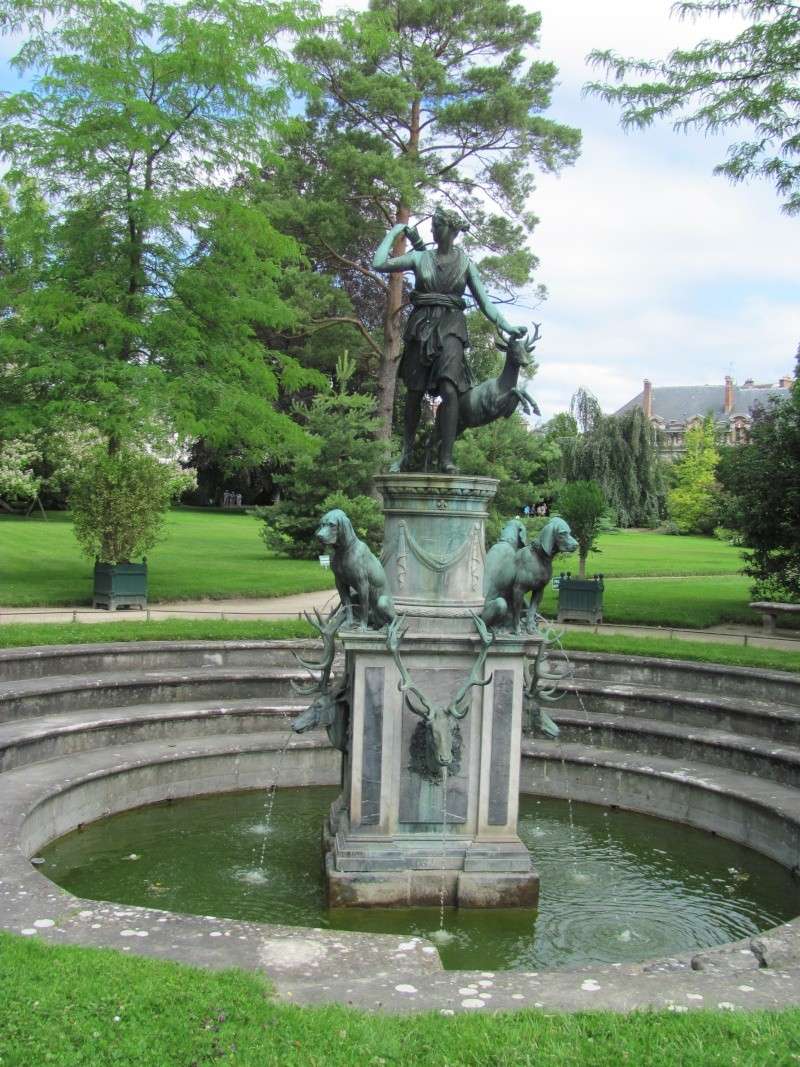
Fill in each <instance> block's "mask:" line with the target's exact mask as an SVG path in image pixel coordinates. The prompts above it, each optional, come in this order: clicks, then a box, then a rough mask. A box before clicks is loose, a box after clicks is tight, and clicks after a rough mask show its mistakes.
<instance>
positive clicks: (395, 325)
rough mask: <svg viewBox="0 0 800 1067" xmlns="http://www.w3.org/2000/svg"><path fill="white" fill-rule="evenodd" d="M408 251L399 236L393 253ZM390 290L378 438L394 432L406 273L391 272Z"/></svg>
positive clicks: (404, 218)
mask: <svg viewBox="0 0 800 1067" xmlns="http://www.w3.org/2000/svg"><path fill="white" fill-rule="evenodd" d="M408 220H409V211H408V208H405V207H401V208H400V209H399V210H398V212H397V221H398V222H408ZM405 250H406V239H405V237H399V238H398V239H397V240H396V241H395V243H394V247H393V248H392V255H393V256H402V255H403V253H404V252H405ZM388 284H389V292H388V294H387V297H386V311H385V313H384V318H383V353H382V355H381V359H380V362H379V364H378V390H377V391H378V403H377V415H378V417H379V419H380V423H379V425H378V429H377V437H378V438H379V440H384V441H385V440H387V439H388V438H389V437H391V435H392V416H393V414H394V394H395V391H396V389H397V366H398V364H399V362H400V356H401V355H402V352H403V318H402V316H401V314H400V309H401V308H402V306H403V275H402V274H390V275H389V282H388Z"/></svg>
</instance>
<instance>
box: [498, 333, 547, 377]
mask: <svg viewBox="0 0 800 1067" xmlns="http://www.w3.org/2000/svg"><path fill="white" fill-rule="evenodd" d="M541 325H542V324H541V322H534V324H533V333H532V334H529V335H528V336H527V337H525V338H524V340H523V337H524V335H523V337H511V338H509V337H506V335H505V334H504V333H503V331H502V330H501V329H500V327H499V326H498V327H497V340H496V341H495V343H494V345H495V348H498V349H499V350H500V351H501V352H507V351H508V350H509V348H510V347H511V346H512V345H514V346H515V347H517V348H519V349H521V350H522V351H523V352H525V353H526V354H527V355H530V354H531V352H533V350H534V348H535V347H536V342H537V341H538V340H539V338H540V337H541ZM520 365H521V366H523V367H527V366H529V365H530V362H529V361H527V360H524V359H521V360H520Z"/></svg>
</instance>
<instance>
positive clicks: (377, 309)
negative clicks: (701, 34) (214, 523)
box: [263, 0, 579, 437]
mask: <svg viewBox="0 0 800 1067" xmlns="http://www.w3.org/2000/svg"><path fill="white" fill-rule="evenodd" d="M539 26H540V16H539V15H538V14H534V13H528V12H526V11H525V9H524V8H523V7H522V6H520V5H518V4H513V3H509V2H508V0H486V2H483V3H480V4H476V3H474V2H472V0H370V4H369V7H368V9H367V10H366V11H364V12H359V13H354V12H345V13H343V14H341V15H339V16H337V17H335V18H334V19H331V20H330V21H329V22H328V23H327V24H326V26H325V27H324V29H323V30H322V31H321V32H315V33H313V34H308V35H306V36H304V37H303V39H302V40H301V42H300V44H299V45H298V48H297V53H296V54H297V57H298V58H299V59H300V60H301V61H302V62H303V63H304V64H306V65H307V66H308V67H309V69H310V70H311V73H312V78H313V83H314V86H315V89H316V92H317V95H316V96H312V97H311V98H310V100H309V104H308V109H307V113H306V115H305V116H303V117H302V118H298V119H297V120H295V121H294V122H292V123H290V124H288V125H287V127H286V130H285V138H286V140H285V146H284V149H283V151H282V152H281V153H280V154H279V155H276V157H275V158H274V159H273V160H271V162H270V164H269V166H268V170H267V173H266V181H265V185H264V189H263V196H264V197H265V198H266V199H267V200H268V201H269V203H270V205H271V210H272V211H273V212H274V215H273V217H274V218H275V219H276V221H277V222H278V224H279V225H280V226H281V228H282V229H283V230H284V232H290V233H293V234H295V235H296V236H298V237H299V238H300V239H301V240H302V241H303V244H304V246H305V248H306V250H307V254H308V256H309V259H310V261H311V262H312V263H313V264H314V265H315V266H316V267H317V268H320V269H327V270H330V271H331V272H333V273H334V275H335V276H336V277H337V278H338V279H339V283H340V284H339V294H338V296H339V297H340V296H341V294H342V292H345V293H346V294H347V296H348V299H349V305H350V306H349V308H343V307H342V306H341V303H340V302H339V306H338V307H337V298H336V297H335V296H334V295H333V294H331V295H330V296H329V299H328V301H327V305H326V306H325V307H323V308H322V309H320V311H319V312H318V313H317V314H316V315H314V316H313V318H314V320H315V322H316V325H320V326H331V325H335V324H339V325H341V324H347V325H348V326H349V327H351V328H355V329H356V330H358V331H359V333H360V335H361V342H362V344H363V345H364V346H365V349H366V353H367V357H368V358H369V360H370V361H371V365H372V367H374V373H373V374H371V379H372V381H373V382H374V385H375V388H376V392H377V401H378V407H377V414H378V418H379V427H380V433H381V435H382V436H385V437H388V435H389V434H390V432H391V422H392V411H393V403H394V395H395V378H396V373H397V364H398V360H399V357H400V351H401V339H402V328H403V322H402V315H401V311H402V309H403V307H404V305H405V294H404V289H403V284H404V283H403V277H402V276H401V275H399V274H394V275H392V276H390V278H389V279H388V280H384V278H382V277H380V276H379V275H377V274H375V273H374V272H373V271H372V270H371V268H370V266H369V264H370V261H371V258H372V254H373V252H374V250H375V247H376V245H377V244H378V242H379V240H380V238H381V237H382V236H383V234H384V233H385V232H386V231H387V230H388V229H389V227H390V226H391V225H393V224H394V223H396V222H407V221H409V219H410V218H411V216H412V213H413V214H414V216H415V217H418V216H420V215H423V216H424V215H426V214H428V213H430V211H431V209H432V204H433V203H434V202H435V201H444V202H445V203H447V204H448V205H456V206H457V207H458V208H459V209H460V210H462V211H463V212H464V213H465V214H466V215H467V216H468V217H469V218H470V220H471V222H472V231H471V247H470V252H471V254H473V255H474V256H476V255H477V256H482V258H481V259H480V267H481V270H482V272H483V274H484V277H485V278H486V279H487V280H488V281H489V282H490V283H491V284H493V285H495V286H498V285H503V286H515V285H523V284H526V283H528V282H529V280H530V278H531V275H532V272H533V269H534V267H535V263H536V261H535V257H534V256H533V254H532V253H531V251H530V250H529V248H528V247H527V244H526V237H527V235H528V234H529V233H530V232H531V230H532V228H533V226H534V224H535V221H536V220H535V218H534V217H533V216H532V215H531V213H530V211H529V208H528V200H529V197H530V194H531V192H532V191H533V171H534V169H539V170H542V171H557V170H559V169H560V168H561V167H562V166H566V165H568V164H570V163H571V162H573V161H574V159H575V157H576V155H577V150H578V144H579V134H578V132H577V131H576V130H574V129H571V128H569V127H567V126H563V125H559V124H558V123H556V122H554V121H552V120H550V119H547V118H545V117H544V112H545V110H546V109H547V107H548V106H549V102H550V93H551V90H552V85H553V80H554V77H555V74H556V69H555V67H554V66H553V65H552V64H551V63H546V62H542V61H539V60H531V59H530V58H529V54H530V49H531V48H532V47H534V46H535V45H536V43H537V39H538V35H539ZM405 247H406V245H405V238H400V239H398V241H397V243H396V246H395V249H394V252H395V254H397V253H399V252H402V251H403V250H404V249H405Z"/></svg>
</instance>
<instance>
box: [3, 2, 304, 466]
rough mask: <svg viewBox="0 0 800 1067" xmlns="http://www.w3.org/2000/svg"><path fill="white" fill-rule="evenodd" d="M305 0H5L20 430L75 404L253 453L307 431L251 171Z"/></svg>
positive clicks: (93, 414) (64, 416) (11, 288)
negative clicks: (16, 83) (16, 38)
mask: <svg viewBox="0 0 800 1067" xmlns="http://www.w3.org/2000/svg"><path fill="white" fill-rule="evenodd" d="M302 15H303V8H302V6H301V7H296V11H295V12H292V11H290V10H289V8H288V7H285V6H283V5H279V4H271V3H268V2H267V3H258V4H256V3H251V2H249V0H222V2H221V3H219V4H216V5H212V6H209V5H207V4H204V3H200V4H178V3H168V2H157V0H156V2H149V3H147V4H145V5H139V4H136V5H134V4H128V3H125V2H124V0H108V2H107V3H103V4H100V3H97V2H96V0H67V3H66V4H62V5H59V6H58V8H57V11H56V9H54V8H53V7H52V5H50V4H49V3H46V2H40V0H0V25H2V26H3V29H4V30H6V31H9V32H12V33H15V34H19V35H20V36H21V37H23V38H26V39H24V43H23V44H22V46H21V47H20V49H19V51H18V53H17V55H16V57H15V59H14V60H13V65H14V66H15V67H16V69H17V70H18V72H19V73H20V74H23V75H25V76H26V78H27V79H29V81H30V88H26V89H25V90H22V91H19V92H12V93H7V94H4V95H3V96H2V97H0V155H2V157H3V159H4V160H5V161H6V163H7V164H8V170H7V172H6V174H5V185H6V187H5V189H4V190H3V191H2V193H0V248H2V249H3V251H2V253H0V257H2V258H3V259H4V261H5V262H4V263H3V266H4V267H6V266H7V267H9V271H10V272H9V273H6V271H5V270H0V310H2V314H0V367H2V368H3V370H2V372H1V373H2V378H3V381H2V384H3V404H4V412H3V414H4V419H5V422H4V427H5V426H6V425H8V426H10V427H11V430H12V432H13V433H14V435H15V436H17V435H19V434H21V433H29V432H30V431H32V430H34V429H37V428H40V427H43V428H45V429H46V430H51V429H52V428H53V427H54V426H58V427H62V426H66V427H67V428H69V427H72V426H74V425H75V424H76V423H77V424H79V425H81V426H84V427H86V426H88V427H94V428H96V429H97V430H98V431H99V432H100V433H101V435H102V436H103V437H104V438H106V439H108V440H110V441H111V443H112V446H114V445H116V444H117V443H119V442H121V441H129V440H130V438H131V436H132V435H133V436H136V435H138V434H140V433H141V432H142V430H143V428H145V427H152V426H161V427H164V428H166V429H167V430H178V431H179V432H181V433H183V434H188V435H190V436H193V437H197V436H202V437H204V438H205V439H207V440H209V441H210V442H212V443H213V444H214V445H215V446H218V447H223V446H227V447H230V448H236V449H238V450H239V451H240V452H242V453H244V454H247V455H249V456H253V457H259V458H263V455H264V453H265V452H267V451H272V452H279V453H281V454H282V455H283V456H284V457H286V456H288V455H291V454H292V453H293V452H295V451H301V450H302V449H303V448H304V447H306V445H307V442H306V439H305V435H304V434H303V433H302V431H301V430H300V429H299V427H298V426H297V425H296V424H295V423H294V422H293V421H292V420H291V418H289V417H288V416H287V415H286V414H285V413H282V412H281V411H280V410H279V409H278V407H277V406H276V401H278V399H279V394H280V393H281V392H282V391H283V392H289V393H292V392H294V391H296V390H298V389H300V388H303V387H307V386H309V385H316V386H320V385H322V384H323V382H322V380H321V379H320V378H319V376H318V375H314V374H313V373H310V372H308V371H305V370H304V369H303V368H302V367H301V366H300V365H299V364H298V363H297V361H296V360H294V359H292V358H290V357H289V356H287V355H286V354H285V352H284V351H283V348H282V346H280V345H279V344H276V343H273V342H274V341H276V340H277V338H276V331H280V330H286V329H288V328H289V327H290V326H291V324H292V322H293V319H294V310H293V309H292V307H291V306H290V305H288V304H287V303H286V301H285V300H284V299H283V297H282V295H281V287H282V284H283V271H284V269H285V268H286V267H287V266H289V265H291V264H293V263H296V262H297V261H298V256H299V252H298V248H297V245H296V244H295V242H294V241H292V240H291V239H289V238H287V237H285V236H283V235H281V234H279V233H278V232H277V231H276V230H275V228H274V227H273V226H272V225H271V224H270V222H269V221H268V219H267V217H266V216H265V214H264V212H263V211H262V210H261V209H260V208H258V207H255V206H253V205H252V204H251V203H250V202H249V201H248V198H247V197H246V196H245V193H244V191H243V189H242V188H241V182H240V181H237V182H236V183H235V184H234V186H233V188H230V185H231V178H232V175H235V174H236V173H251V172H253V170H254V168H255V167H256V166H257V165H258V164H259V163H260V161H261V157H262V154H263V149H262V142H263V140H264V138H265V136H266V135H267V134H268V132H269V129H270V126H271V124H272V123H274V121H275V120H276V118H277V116H278V115H279V114H280V113H281V110H282V108H283V106H284V103H285V100H286V96H287V90H288V89H289V88H291V87H292V86H295V87H296V84H297V83H296V69H295V67H294V65H293V64H292V63H289V62H287V60H286V58H285V56H284V54H283V53H282V52H281V50H280V48H279V47H278V44H277V41H278V37H279V36H280V35H281V34H283V33H285V32H286V31H287V30H293V29H297V28H299V26H300V25H301V18H302Z"/></svg>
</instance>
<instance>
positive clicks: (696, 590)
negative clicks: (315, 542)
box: [0, 509, 758, 628]
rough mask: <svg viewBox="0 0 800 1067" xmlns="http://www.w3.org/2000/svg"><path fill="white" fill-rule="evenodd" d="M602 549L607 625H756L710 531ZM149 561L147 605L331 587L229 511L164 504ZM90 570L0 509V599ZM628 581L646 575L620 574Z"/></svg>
mask: <svg viewBox="0 0 800 1067" xmlns="http://www.w3.org/2000/svg"><path fill="white" fill-rule="evenodd" d="M600 548H601V553H600V554H592V555H591V556H590V557H589V561H588V571H589V573H590V574H591V573H594V572H602V573H603V574H604V575H606V577H607V579H608V580H607V582H606V593H605V600H604V604H605V614H604V617H605V619H606V621H607V622H616V623H631V624H642V625H656V626H686V627H691V628H702V627H706V626H714V625H718V624H720V623H726V622H744V623H747V622H749V623H757V622H758V617H757V616H755V615H754V614H753V613H752V612H751V611H750V610H749V608H748V607H747V602H748V600H749V582H748V579H746V578H745V577H744V576H742V575H741V574H739V573H737V572H738V571H739V568H740V567H741V553H740V551H739V549H736V548H733V547H731V546H730V545H727V544H723V543H722V542H720V541H714V540H712V539H711V538H705V537H669V536H666V535H664V534H657V533H652V532H650V531H646V530H645V531H643V530H626V531H622V532H620V533H615V534H606V535H604V536H603V537H602V538H601V540H600ZM148 564H149V581H150V602H151V603H152V604H158V603H159V602H164V601H174V600H200V599H209V600H220V599H224V598H229V597H250V598H252V597H275V596H284V595H288V594H292V593H304V592H312V591H314V590H320V589H329V588H332V586H333V579H332V576H331V574H330V571H326V570H323V568H321V567H320V566H319V564H318V562H317V561H316V560H289V559H278V558H274V557H269V556H268V555H267V553H266V551H265V550H264V546H263V544H262V542H261V540H260V538H259V522H258V521H257V520H256V519H254V518H251V517H250V516H248V515H243V514H231V513H230V512H218V511H192V510H188V509H178V510H175V511H172V512H171V513H170V515H169V517H168V522H167V538H166V540H165V541H164V542H163V543H162V544H160V545H158V546H157V547H156V548H155V549H154V550H153V551H152V552H151V553H150V556H149V559H148ZM554 570H555V573H556V574H558V573H559V572H560V571H562V570H571V571H572V572H573V573H577V560H576V559H575V557H574V556H572V557H566V556H563V557H561V558H560V559H558V560H556V565H555V568H554ZM91 575H92V567H91V564H90V563H89V562H88V561H87V560H85V559H83V558H82V557H81V556H80V554H79V552H78V547H77V544H76V542H75V539H74V537H73V535H72V524H71V521H70V518H69V515H68V514H66V513H64V512H57V513H51V515H50V521H48V522H45V521H44V520H43V519H42V518H41V517H40V518H38V519H35V518H32V519H22V518H17V517H9V516H0V605H3V606H6V607H12V606H23V607H24V606H28V607H34V606H41V607H46V606H52V607H57V606H62V605H66V606H70V607H72V606H81V605H86V604H88V603H89V602H90V598H91V583H92V577H91ZM675 575H681V576H684V577H681V578H675V577H673V576H675ZM657 576H665V580H664V581H658V580H657ZM632 578H643V579H646V580H642V581H633V580H626V579H632ZM618 579H619V580H618ZM543 603H544V610H545V613H552V612H553V610H554V605H555V594H554V593H553V591H552V590H548V592H547V594H546V595H545V599H544V602H543Z"/></svg>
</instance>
